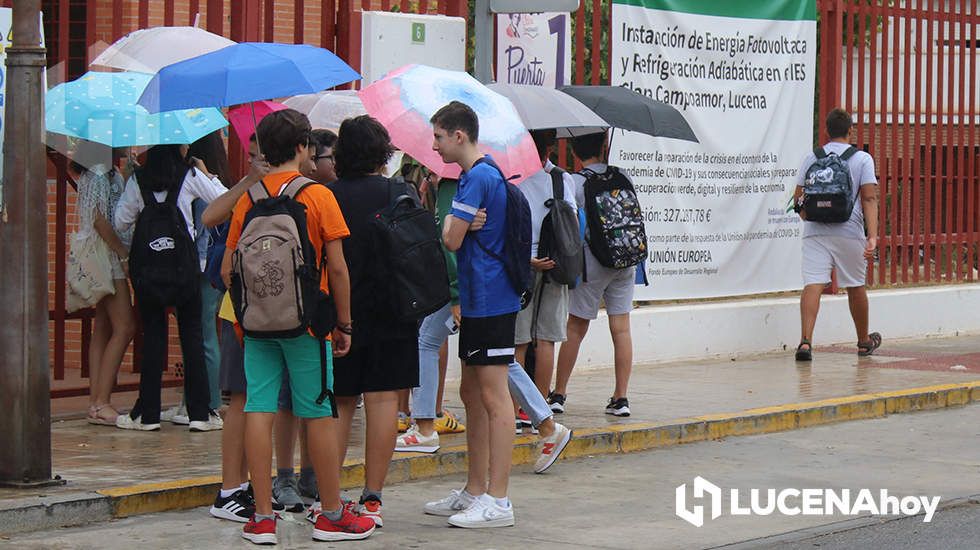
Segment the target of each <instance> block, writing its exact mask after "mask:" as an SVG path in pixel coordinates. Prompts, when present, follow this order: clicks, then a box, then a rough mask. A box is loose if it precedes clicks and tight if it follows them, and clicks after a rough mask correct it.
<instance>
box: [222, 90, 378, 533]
mask: <svg viewBox="0 0 980 550" xmlns="http://www.w3.org/2000/svg"><path fill="white" fill-rule="evenodd" d="M310 132H311V127H310V123H309V120H307V118H306V116H305V115H303V114H301V113H299V112H297V111H294V110H292V109H286V110H283V111H277V112H275V113H272V114H270V115H268V116H266V117H265V118H264V119H262V122H260V123H259V125H258V128H257V129H256V135H257V136H258V145H259V148H260V150H261V152H262V154H264V155H265V159H266V161H267V162H268V163H269V165H270V166H271V167H272V168H271V169H270V170H269V173H268V175H267V176H266V177H265V178H263V180H262V183H263V185H265V188H266V190H267V191H268V194H269V196H277V195H278V194H279V193H280V191H282V189H283V188H284V187H285V186H286V185H288V184H289V182H290V181H292V180H293V179H294V178H296V177H300V176H301V174H300V172H299V168H300V166H302V165H303V164H304V163H308V162H309V159H310V147H309V139H310ZM296 200H297V201H298V202H300V203H302V204H303V205H305V206H306V216H307V229H308V231H309V236H310V241H311V243H312V244H313V247H314V249H315V250H316V251H317V255H318V257H317V263H318V264H320V265H323V264H324V263H325V264H326V269H324V270H323V272H322V273H321V276H320V277H321V279H320V288H321V289H322V290H323V291H324V292H327V293H329V294H331V295H332V297H333V299H334V303H335V304H336V308H337V327H336V329H335V330H334V332H333V334H332V338H330V340H332V341H328V342H327V346H328V351H329V350H330V349H331V346H332V350H333V352H332V354H333V355H334V356H343V355H345V354H346V353H347V351H348V350H349V349H350V332H351V316H350V279H349V276H348V273H347V264H346V262H345V260H344V254H343V246H342V239H344V238H345V237H347V236H348V235H349V231H348V229H347V225H346V223H345V222H344V217H343V214H341V212H340V208H339V207H338V206H337V201H336V199H335V198H334V196H333V193H332V192H331V191H330V190H329V189H327V188H326V187H324V186H322V185H310V186H308V187H306V188H305V189H304V190H303V191H301V192H300V193H299V194H298V195H297V196H296ZM251 207H252V201H251V200H250V199H249V197H248V195H247V194H242V195H240V197H239V198H238V201H237V203H236V204H235V208H234V211H233V213H232V219H231V227H230V229H229V231H228V240H227V249H226V251H225V257H224V261H223V263H222V269H221V272H222V277H224V279H225V283H226V284H227V285H229V287H230V284H229V283H230V276H231V266H232V262H231V256H232V254H233V252H234V250H235V248H236V246H237V245H238V239H239V237H240V236H241V232H242V227H243V225H244V221H245V215H246V214H247V213H248V211H249V209H251ZM321 254H326V261H325V262H323V261H322V260H323V258H320V257H319V256H320V255H321ZM329 356H330V354H329V353H328V364H327V380H328V386H332V378H333V377H332V372H331V371H332V365H331V362H330V359H329ZM283 368H286V369H288V371H289V379H290V388H291V390H292V397H293V413H294V414H295V415H296V416H298V417H300V418H303V419H304V420H305V422H306V423H307V430H308V433H309V440H308V445H309V451H310V456H311V458H312V459H313V468H314V471H315V472H316V477H317V481H318V486H319V491H320V500H321V503H322V512H321V513H320V514H319V515H318V516H317V517H316V522H315V526H314V529H313V538H314V539H315V540H322V541H336V540H351V539H362V538H367V537H368V536H370V534H371V533H372V532H373V531H374V521H372V520H371V519H369V518H360V517H357V516H355V515H354V514H353V513H352V512H351V511H350V510H348V509H345V508H344V507H343V506H342V503H341V501H340V462H339V459H338V457H339V456H340V455H339V453H338V452H337V449H336V445H337V443H336V442H337V441H338V436H337V434H336V432H337V429H338V425H337V423H336V422H335V421H334V418H333V417H332V415H333V411H332V410H331V407H330V404H329V401H324V402H323V403H322V404H317V403H316V399H317V397H318V396H319V391H320V369H321V365H320V342H319V341H318V340H317V339H316V338H315V337H313V336H312V335H310V334H303V335H300V336H297V337H295V338H251V337H249V336H246V337H245V376H246V379H247V388H248V391H247V397H246V402H245V454H246V457H247V460H248V466H249V472H250V473H251V478H252V486H253V488H254V490H255V503H256V506H255V516H254V517H253V518H252V519H251V520H249V522H248V523H246V524H245V527H244V528H243V530H242V537H243V538H245V539H247V540H249V541H251V542H254V543H257V544H269V543H273V544H275V543H276V516H275V515H274V514H273V511H272V506H271V502H272V482H271V479H270V477H269V472H270V471H271V470H272V426H273V421H274V419H275V415H276V412H277V410H278V397H279V389H280V385H281V383H282V371H283Z"/></svg>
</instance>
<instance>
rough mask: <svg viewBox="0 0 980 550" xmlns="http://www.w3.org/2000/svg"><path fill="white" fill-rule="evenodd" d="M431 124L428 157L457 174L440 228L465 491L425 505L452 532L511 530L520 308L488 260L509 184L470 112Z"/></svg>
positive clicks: (452, 111)
mask: <svg viewBox="0 0 980 550" xmlns="http://www.w3.org/2000/svg"><path fill="white" fill-rule="evenodd" d="M431 122H432V125H433V127H434V142H433V145H432V148H433V150H435V151H436V152H438V153H439V155H440V156H441V157H442V160H443V161H444V162H446V163H456V164H459V166H460V168H462V170H463V173H462V175H461V176H460V179H459V186H458V189H457V191H456V196H455V197H453V203H452V209H451V210H450V214H449V215H448V216H447V217H446V221H445V223H444V224H443V241H444V243H445V245H446V248H447V249H449V250H451V251H455V252H456V259H457V277H458V280H459V301H460V309H461V313H462V321H461V323H460V328H459V358H460V360H461V362H462V364H463V372H462V381H461V383H460V388H459V394H460V397H461V398H462V400H463V405H464V406H465V407H466V420H467V424H468V425H467V429H466V445H467V450H468V453H469V470H468V478H467V482H466V487H464V488H463V489H461V490H454V491H453V492H452V493H451V494H450V495H449V496H448V497H446V498H444V499H442V500H439V501H435V502H430V503H428V504H426V505H425V512H426V513H427V514H433V515H441V516H450V517H449V523H450V525H455V526H457V527H468V528H480V527H507V526H511V525H514V509H513V507H512V506H511V504H510V500H509V499H508V498H507V484H508V482H509V479H510V462H511V453H512V452H513V448H514V430H513V424H512V422H513V421H512V420H511V418H512V414H513V408H512V406H511V400H510V392H509V390H508V386H507V369H508V365H509V364H510V363H511V362H513V360H514V326H515V321H516V319H517V312H518V311H520V309H521V305H520V297H519V296H518V294H517V292H516V291H515V290H514V289H513V287H512V286H511V284H510V280H509V279H508V277H507V273H506V272H505V270H504V264H503V262H501V261H499V260H497V259H495V258H493V257H492V255H491V254H490V253H492V254H493V255H496V256H497V257H498V258H499V257H502V256H503V255H504V241H505V238H506V222H507V189H506V187H504V186H505V185H507V183H506V182H505V181H504V179H503V177H502V176H501V174H500V172H499V171H498V170H497V168H495V167H494V166H493V165H492V164H491V163H490V162H488V161H489V157H486V158H485V157H484V156H483V154H482V153H480V151H479V150H478V148H477V139H478V135H479V121H478V119H477V116H476V113H475V112H473V109H471V108H470V107H469V106H467V105H465V104H463V103H460V102H458V101H453V102H452V103H450V104H448V105H446V106H445V107H443V108H442V109H440V110H439V111H438V112H436V114H435V115H433V117H432V119H431ZM480 210H485V212H486V223H485V224H483V225H481V224H480V223H479V222H477V223H476V224H474V223H473V222H474V220H475V219H476V218H477V213H478V212H479V211H480ZM488 251H489V252H490V253H488ZM488 478H489V483H488V482H487V480H488Z"/></svg>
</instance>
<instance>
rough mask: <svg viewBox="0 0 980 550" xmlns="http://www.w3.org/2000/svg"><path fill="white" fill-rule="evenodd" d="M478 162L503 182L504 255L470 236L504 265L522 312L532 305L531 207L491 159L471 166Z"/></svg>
mask: <svg viewBox="0 0 980 550" xmlns="http://www.w3.org/2000/svg"><path fill="white" fill-rule="evenodd" d="M481 162H485V163H487V164H489V165H490V166H492V167H494V168H495V169H496V170H497V172H498V173H499V174H500V177H501V179H503V181H504V189H505V190H506V192H507V219H506V222H505V227H506V233H505V235H504V252H503V256H500V255H499V254H496V253H495V252H493V251H492V250H490V249H489V248H487V247H485V246H483V243H481V242H480V239H479V232H477V233H475V234H474V235H473V237H474V238H475V239H476V244H477V245H478V246H479V247H480V248H481V249H482V250H483V252H485V253H486V254H487V255H489V256H490V257H491V258H493V259H495V260H497V261H498V262H500V263H502V264H504V271H505V272H506V273H507V279H508V280H509V281H510V284H511V286H512V287H513V288H514V291H515V292H517V295H518V296H519V297H520V299H521V309H524V308H526V307H527V306H528V305H530V304H531V296H532V294H533V293H534V273H533V272H532V270H531V206H530V205H529V204H528V202H527V197H525V196H524V193H522V192H521V190H520V189H518V188H517V186H516V185H514V184H512V183H510V182H509V181H508V180H507V177H506V176H504V173H503V172H502V171H501V170H500V167H499V166H497V164H496V163H495V162H493V160H491V159H490V158H489V157H483V158H481V159H480V160H478V161H476V163H475V164H474V166H476V164H479V163H481Z"/></svg>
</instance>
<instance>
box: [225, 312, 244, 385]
mask: <svg viewBox="0 0 980 550" xmlns="http://www.w3.org/2000/svg"><path fill="white" fill-rule="evenodd" d="M219 347H220V349H221V363H220V367H219V369H218V386H219V387H220V388H221V391H223V392H228V393H245V385H246V384H245V355H244V353H245V352H244V350H243V349H242V346H241V345H240V344H239V343H238V336H237V335H236V334H235V325H234V324H232V322H231V321H228V320H227V319H222V320H221V345H220V346H219Z"/></svg>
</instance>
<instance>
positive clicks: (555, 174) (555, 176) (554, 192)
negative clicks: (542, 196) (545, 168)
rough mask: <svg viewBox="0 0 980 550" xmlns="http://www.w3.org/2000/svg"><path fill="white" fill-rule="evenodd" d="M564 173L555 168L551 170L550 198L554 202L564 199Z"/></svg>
mask: <svg viewBox="0 0 980 550" xmlns="http://www.w3.org/2000/svg"><path fill="white" fill-rule="evenodd" d="M564 176H565V172H564V171H563V170H562V169H561V168H558V167H557V166H555V167H554V168H552V169H551V196H552V197H554V199H555V200H557V201H560V200H564V199H565V180H564Z"/></svg>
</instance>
